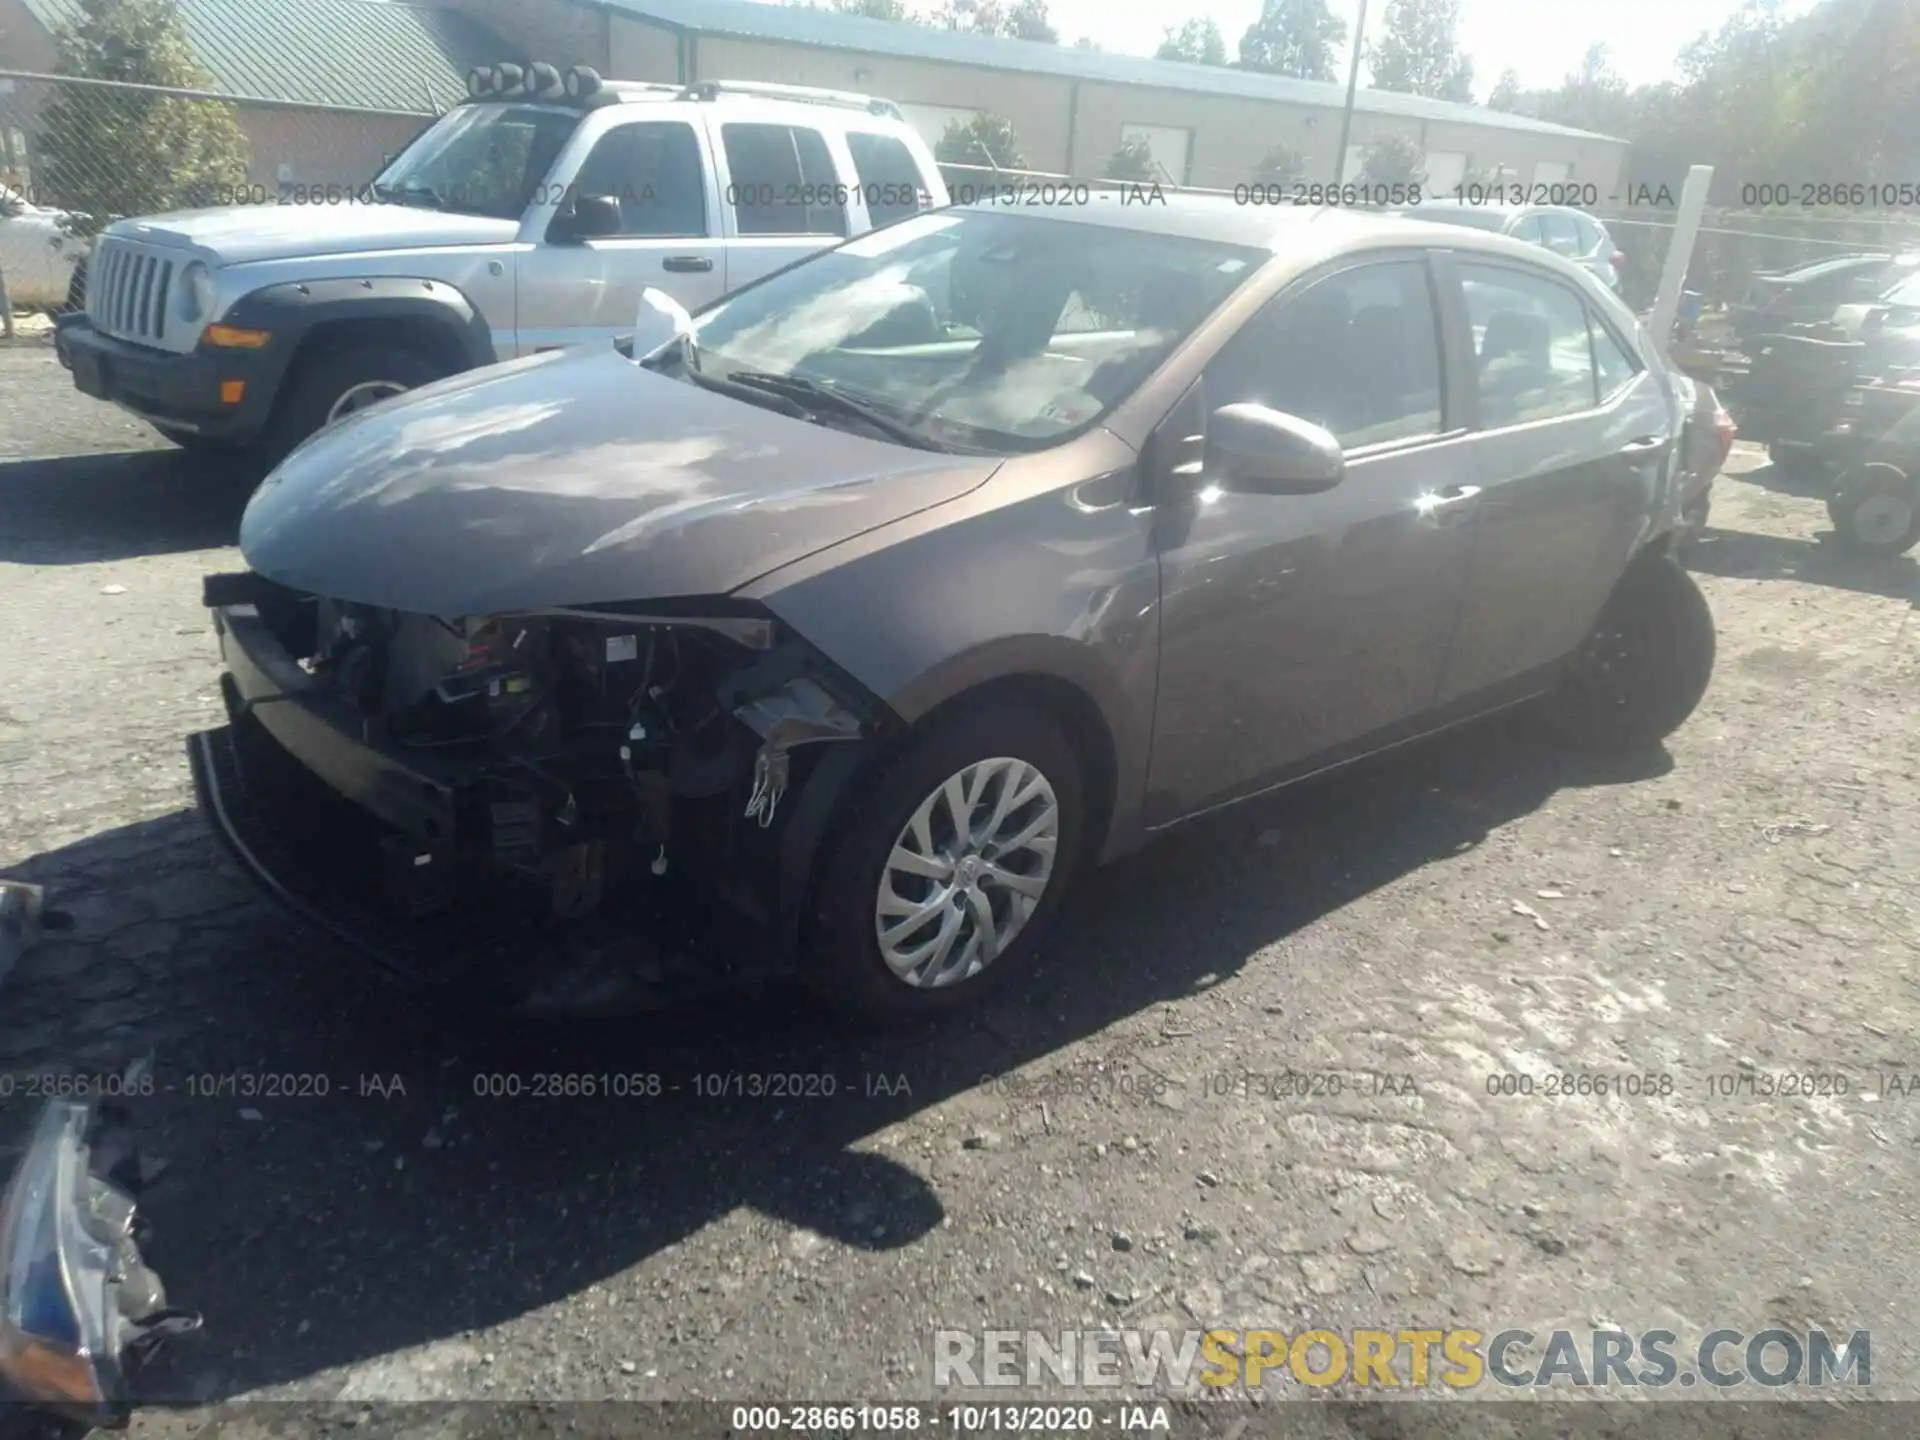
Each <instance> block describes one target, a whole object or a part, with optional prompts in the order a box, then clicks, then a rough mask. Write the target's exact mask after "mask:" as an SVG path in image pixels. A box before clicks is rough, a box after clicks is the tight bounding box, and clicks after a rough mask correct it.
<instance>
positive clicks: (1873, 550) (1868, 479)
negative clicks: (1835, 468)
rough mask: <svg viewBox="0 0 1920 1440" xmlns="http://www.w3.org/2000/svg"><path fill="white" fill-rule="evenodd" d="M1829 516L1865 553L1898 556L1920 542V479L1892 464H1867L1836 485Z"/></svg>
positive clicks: (1845, 541)
mask: <svg viewBox="0 0 1920 1440" xmlns="http://www.w3.org/2000/svg"><path fill="white" fill-rule="evenodd" d="M1827 516H1828V518H1830V519H1831V520H1832V521H1833V528H1834V529H1835V530H1837V531H1838V532H1839V533H1840V543H1841V544H1842V545H1844V546H1845V547H1846V548H1847V549H1849V550H1852V551H1854V552H1856V553H1858V554H1861V555H1898V554H1899V553H1900V552H1901V551H1903V550H1908V549H1911V548H1912V546H1913V544H1914V542H1915V541H1920V481H1916V480H1914V479H1913V478H1912V477H1910V476H1908V475H1907V474H1906V473H1905V472H1904V471H1901V470H1899V469H1897V468H1895V467H1894V466H1892V465H1885V464H1876V465H1863V466H1861V467H1860V468H1859V469H1858V470H1849V471H1848V472H1847V473H1846V474H1844V475H1842V476H1841V477H1840V479H1839V480H1838V481H1837V482H1836V483H1835V485H1834V494H1833V498H1832V499H1831V500H1829V501H1827Z"/></svg>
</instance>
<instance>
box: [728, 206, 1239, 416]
mask: <svg viewBox="0 0 1920 1440" xmlns="http://www.w3.org/2000/svg"><path fill="white" fill-rule="evenodd" d="M1266 258H1267V252H1266V251H1264V250H1258V249H1250V248H1246V247H1242V246H1235V245H1222V244H1216V243H1214V242H1211V241H1205V240H1193V239H1187V238H1184V237H1180V236H1171V235H1155V234H1149V233H1146V232H1143V231H1136V230H1128V229H1119V228H1115V227H1110V226H1105V225H1100V224H1088V223H1083V222H1079V221H1068V220H1057V219H1044V218H1039V217H1033V216H1024V215H1012V214H1006V213H1003V212H998V211H992V210H969V211H961V212H953V211H947V212H945V213H941V214H933V215H924V216H920V217H918V218H916V219H912V220H905V221H902V222H901V223H899V224H897V225H891V226H888V227H887V228H885V229H883V230H877V231H875V232H873V233H872V234H870V235H866V236H863V237H861V238H860V239H858V240H855V241H852V242H851V243H849V244H846V245H843V246H841V247H840V248H839V249H837V250H833V251H829V252H827V253H826V254H823V255H820V256H818V257H816V258H814V259H812V260H809V261H807V262H806V263H804V264H801V265H797V266H795V267H793V268H792V269H789V270H785V271H782V272H781V273H779V274H777V275H774V276H772V277H770V278H769V279H768V280H766V281H764V282H763V283H761V284H759V285H755V286H751V287H749V288H748V289H746V290H742V291H740V292H739V293H737V294H736V295H734V296H732V297H730V298H728V299H726V300H723V301H721V302H720V303H719V304H718V305H716V306H714V307H712V308H710V309H708V310H706V311H704V312H702V314H701V315H700V317H699V318H698V320H697V322H696V331H695V335H694V344H695V346H696V347H697V349H696V352H695V355H694V357H693V358H692V360H691V361H690V363H691V364H692V365H693V366H694V367H695V368H697V370H698V371H699V373H700V374H701V375H702V376H706V377H711V378H714V379H725V378H727V377H729V376H732V375H739V374H747V375H759V376H763V377H764V376H777V377H780V378H782V379H785V380H799V381H802V382H809V383H811V384H813V385H816V386H825V387H828V388H831V389H833V390H836V391H837V392H838V393H839V394H840V395H842V396H844V397H846V398H849V399H852V400H856V401H858V402H860V403H861V404H863V405H865V406H866V407H867V408H869V409H871V410H872V411H874V412H876V413H878V414H882V415H885V416H886V417H887V418H888V419H889V420H891V421H895V422H899V423H903V424H904V425H906V426H908V427H910V428H911V429H912V430H913V431H914V432H915V433H916V434H917V435H919V436H921V437H923V438H924V439H925V440H927V441H928V442H930V443H933V444H936V445H940V446H943V447H948V448H954V449H970V450H987V451H995V452H1007V451H1024V450H1040V449H1044V448H1046V447H1047V446H1049V445H1055V444H1058V443H1059V442H1061V441H1062V440H1065V439H1067V438H1068V437H1070V436H1072V435H1075V434H1078V433H1079V432H1081V431H1083V430H1085V429H1087V428H1088V427H1090V426H1092V425H1095V424H1097V423H1098V422H1099V421H1100V420H1101V419H1102V418H1104V417H1105V416H1106V415H1107V414H1108V412H1110V411H1111V410H1112V409H1113V408H1114V407H1115V406H1116V405H1118V404H1119V403H1120V402H1121V401H1122V400H1124V399H1126V397H1127V396H1128V395H1130V394H1132V393H1133V391H1134V390H1135V389H1137V388H1138V387H1139V385H1140V384H1141V382H1142V381H1144V380H1145V379H1146V378H1147V377H1148V376H1149V375H1151V374H1152V373H1153V371H1154V370H1155V369H1156V368H1157V367H1158V366H1159V364H1160V362H1161V361H1162V360H1163V359H1165V358H1166V356H1167V355H1168V354H1169V353H1170V352H1171V351H1172V350H1173V348H1174V347H1175V346H1176V345H1178V344H1179V343H1180V342H1181V341H1182V340H1183V339H1185V338H1186V337H1187V336H1188V335H1189V334H1191V333H1192V332H1193V331H1194V329H1195V328H1197V327H1198V326H1199V324H1200V322H1201V321H1202V320H1204V319H1205V318H1206V317H1207V316H1208V315H1209V314H1210V313H1211V312H1212V311H1213V310H1214V309H1215V308H1216V307H1218V306H1219V304H1220V303H1221V301H1223V300H1224V299H1226V297H1227V296H1228V295H1229V294H1231V293H1232V292H1233V290H1234V289H1235V288H1236V287H1237V286H1238V285H1240V283H1241V282H1242V281H1244V280H1245V279H1246V278H1247V277H1248V276H1249V275H1251V274H1253V272H1254V271H1255V270H1256V269H1257V268H1258V267H1259V265H1260V264H1261V262H1262V261H1264V260H1265V259H1266Z"/></svg>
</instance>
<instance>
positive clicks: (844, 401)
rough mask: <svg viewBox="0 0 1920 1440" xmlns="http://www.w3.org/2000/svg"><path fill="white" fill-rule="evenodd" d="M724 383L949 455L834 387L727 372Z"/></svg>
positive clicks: (754, 372) (758, 372) (757, 373)
mask: <svg viewBox="0 0 1920 1440" xmlns="http://www.w3.org/2000/svg"><path fill="white" fill-rule="evenodd" d="M727 379H728V380H729V381H730V382H732V383H733V384H735V385H746V386H750V387H752V388H753V389H755V390H765V391H767V392H769V393H771V394H774V395H779V396H782V397H784V398H786V399H788V400H793V401H797V402H798V403H799V404H800V405H802V406H803V407H808V408H813V409H830V410H835V411H838V412H839V413H840V414H842V415H850V416H852V417H853V418H854V419H856V420H858V421H860V423H861V424H863V425H870V426H872V427H873V428H874V429H875V430H878V431H879V432H880V433H881V434H883V435H885V436H886V437H887V438H888V439H890V440H897V441H899V442H900V443H901V444H902V445H911V446H913V448H914V449H916V450H939V451H942V452H948V447H947V446H945V445H942V444H941V443H940V442H939V441H938V440H934V439H931V438H929V437H928V436H926V435H923V434H921V433H920V432H919V431H918V430H915V429H914V428H913V427H912V426H911V425H905V424H902V423H901V422H900V421H898V420H895V419H893V418H892V417H891V416H887V415H883V414H881V413H880V412H879V411H878V410H876V409H874V408H873V407H872V406H871V405H868V404H866V403H865V402H863V401H860V400H856V399H854V398H853V397H852V396H851V395H848V394H847V393H846V392H845V391H844V390H841V389H840V388H839V387H838V386H835V385H823V384H821V383H820V382H819V381H818V380H808V379H806V378H805V377H803V376H800V375H772V374H769V373H767V372H766V371H764V370H733V371H729V372H728V374H727ZM948 453H950V452H948Z"/></svg>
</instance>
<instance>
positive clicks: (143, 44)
mask: <svg viewBox="0 0 1920 1440" xmlns="http://www.w3.org/2000/svg"><path fill="white" fill-rule="evenodd" d="M54 44H55V46H56V47H57V57H58V58H57V59H56V60H55V63H54V73H55V74H58V75H72V76H77V77H84V78H87V79H93V80H118V81H122V82H125V83H128V84H133V85H155V86H161V87H165V88H168V89H178V90H204V89H210V88H212V85H213V81H212V78H211V77H210V76H208V75H207V73H206V72H205V71H203V70H202V69H201V68H200V67H199V65H197V64H196V63H195V61H194V58H193V52H192V51H191V50H190V49H189V48H188V46H187V38H186V33H185V31H184V30H183V29H182V27H181V24H180V17H179V14H178V12H177V11H176V10H175V9H174V6H173V3H172V0H80V3H79V14H78V16H77V17H76V18H75V19H74V20H73V21H72V23H71V24H68V25H64V26H62V27H60V28H59V29H58V30H56V31H55V33H54ZM40 125H41V129H40V136H39V147H38V149H39V171H40V180H41V182H42V183H43V184H44V185H45V187H46V189H47V191H48V193H49V194H51V195H53V196H54V197H56V198H57V200H58V203H59V204H60V205H61V207H62V208H64V209H66V210H67V211H69V212H70V218H69V219H68V221H67V222H66V223H67V225H68V227H69V228H70V229H72V230H73V231H74V232H75V233H77V234H81V235H92V234H94V233H97V232H98V231H99V230H100V229H101V228H102V227H103V226H105V225H106V224H107V223H108V222H109V221H111V220H113V219H115V218H117V217H120V216H123V215H151V214H156V213H159V212H163V211H167V210H179V209H185V208H191V207H194V206H200V205H212V204H215V203H217V202H218V197H219V195H220V192H221V190H222V188H223V187H228V188H231V187H234V186H239V185H244V184H245V183H246V179H247V164H248V161H249V159H250V156H249V152H248V147H247V139H246V136H245V135H244V134H242V133H241V130H240V124H239V121H238V120H237V119H235V117H234V112H233V107H232V106H229V105H221V104H219V103H217V102H214V101H208V100H183V99H180V98H178V97H176V96H171V95H154V94H150V93H147V92H144V91H137V90H109V89H103V88H101V87H98V86H91V85H88V86H78V85H76V86H71V87H64V88H63V89H62V92H61V94H60V98H59V99H57V100H55V101H54V102H53V103H52V104H50V105H48V106H47V107H46V108H45V109H44V110H42V111H41V113H40Z"/></svg>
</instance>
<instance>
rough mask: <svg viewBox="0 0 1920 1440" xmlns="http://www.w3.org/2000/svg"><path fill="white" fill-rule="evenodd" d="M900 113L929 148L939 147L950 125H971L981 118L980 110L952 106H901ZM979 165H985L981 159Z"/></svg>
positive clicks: (983, 159)
mask: <svg viewBox="0 0 1920 1440" xmlns="http://www.w3.org/2000/svg"><path fill="white" fill-rule="evenodd" d="M900 113H901V114H903V115H905V116H906V117H907V123H908V124H909V125H911V126H913V128H914V129H915V130H918V131H919V132H920V138H921V139H922V140H925V141H926V142H927V144H928V145H929V146H934V145H938V144H939V143H940V137H941V136H942V135H945V134H946V133H947V126H949V125H971V124H972V123H973V122H974V121H975V120H978V119H979V118H980V114H981V112H980V111H978V110H967V109H962V108H957V107H955V106H951V105H905V104H903V105H901V107H900ZM979 163H981V164H984V163H986V162H985V158H984V157H981V158H980V161H979Z"/></svg>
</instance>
